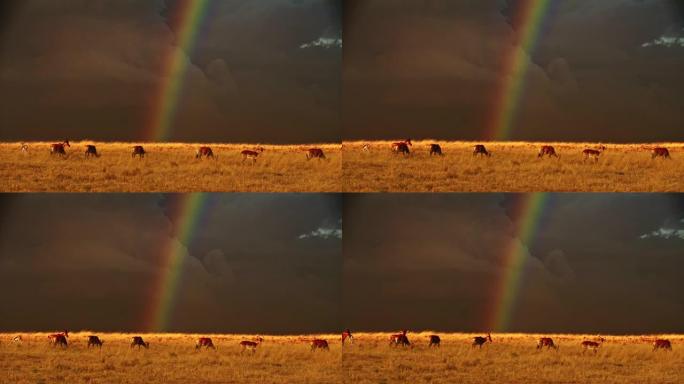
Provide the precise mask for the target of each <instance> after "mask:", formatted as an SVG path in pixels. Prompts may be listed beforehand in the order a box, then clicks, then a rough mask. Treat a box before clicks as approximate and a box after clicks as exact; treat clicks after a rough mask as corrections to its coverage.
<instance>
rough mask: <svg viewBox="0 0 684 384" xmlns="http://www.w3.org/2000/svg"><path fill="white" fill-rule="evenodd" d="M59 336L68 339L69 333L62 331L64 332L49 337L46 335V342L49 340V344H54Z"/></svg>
mask: <svg viewBox="0 0 684 384" xmlns="http://www.w3.org/2000/svg"><path fill="white" fill-rule="evenodd" d="M60 336H64V338H68V337H69V331H67V330H64V332H60V333H53V334H51V335H48V340H50V342H51V343H52V344H55V340H56V339H57V338H58V337H60Z"/></svg>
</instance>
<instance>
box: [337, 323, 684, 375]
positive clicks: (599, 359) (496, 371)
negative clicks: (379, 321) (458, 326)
mask: <svg viewBox="0 0 684 384" xmlns="http://www.w3.org/2000/svg"><path fill="white" fill-rule="evenodd" d="M428 335H429V333H421V334H411V333H409V334H408V336H409V339H410V340H411V342H412V344H413V348H404V347H396V348H391V347H389V346H388V336H389V334H379V333H374V334H368V333H366V334H356V335H355V338H356V340H355V344H354V345H352V346H350V347H346V346H345V348H344V353H343V367H344V373H345V377H346V379H347V381H348V382H350V383H414V384H421V383H506V384H516V383H521V384H522V383H568V384H570V383H673V384H674V383H682V382H684V374H683V373H682V372H684V353H682V350H681V348H682V342H683V341H684V336H681V335H680V336H674V335H668V336H665V337H667V338H669V339H670V340H671V341H672V342H673V350H672V351H671V352H665V351H657V352H652V347H651V345H650V344H649V343H648V342H646V341H643V340H642V339H641V337H639V336H632V337H606V339H607V340H606V342H605V343H604V344H603V345H602V346H601V347H600V348H599V350H598V351H597V352H596V354H594V353H593V352H587V353H583V352H582V350H581V347H580V343H581V342H582V341H583V340H585V339H593V338H595V337H596V336H595V335H592V336H583V335H544V336H552V337H553V339H554V341H555V342H556V343H557V344H558V345H559V349H558V351H555V350H542V351H539V350H537V349H536V343H537V340H538V338H539V336H540V335H531V334H503V335H502V334H500V335H496V334H493V335H492V341H493V343H491V344H485V345H484V346H483V347H482V349H478V348H472V347H471V342H472V337H473V336H474V335H471V334H448V335H444V334H442V335H441V339H442V345H441V347H439V348H428Z"/></svg>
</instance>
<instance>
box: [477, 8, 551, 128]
mask: <svg viewBox="0 0 684 384" xmlns="http://www.w3.org/2000/svg"><path fill="white" fill-rule="evenodd" d="M550 4H551V0H524V1H522V3H521V9H520V11H519V12H518V14H517V15H516V19H515V20H514V22H513V24H514V25H519V26H521V27H520V28H518V30H517V31H516V36H515V43H514V44H513V45H512V46H511V47H510V50H509V51H508V52H507V54H506V55H505V56H504V59H503V64H502V74H501V79H500V82H499V84H498V85H497V87H496V93H495V95H496V96H495V98H494V104H493V107H492V110H493V111H492V113H491V114H490V120H489V122H488V123H487V124H486V129H487V132H486V134H485V138H486V139H487V140H509V139H510V138H511V131H512V129H513V123H514V120H515V116H516V112H517V110H518V106H519V105H520V99H521V97H522V96H523V92H524V84H525V79H526V75H527V70H528V68H529V66H530V59H529V55H530V54H531V53H532V52H533V51H534V48H535V47H536V45H537V42H538V40H539V35H540V32H541V30H542V29H543V28H542V26H543V25H544V20H545V16H546V14H547V10H548V9H549V5H550Z"/></svg>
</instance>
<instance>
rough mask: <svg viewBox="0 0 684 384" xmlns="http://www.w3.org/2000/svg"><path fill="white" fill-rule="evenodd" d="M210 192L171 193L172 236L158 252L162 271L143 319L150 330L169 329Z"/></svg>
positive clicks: (153, 285) (152, 290)
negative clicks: (186, 261) (190, 252)
mask: <svg viewBox="0 0 684 384" xmlns="http://www.w3.org/2000/svg"><path fill="white" fill-rule="evenodd" d="M208 196H209V195H208V194H204V193H193V194H181V195H172V196H170V197H169V199H171V207H170V217H171V224H172V225H173V227H172V236H170V238H169V240H168V241H167V242H166V244H163V245H162V247H161V250H160V253H159V254H158V257H159V262H160V266H159V267H160V268H161V272H160V273H159V274H158V276H157V279H156V280H155V281H154V282H153V284H152V286H151V292H150V294H149V301H148V304H147V305H146V313H145V315H144V320H143V322H144V329H145V330H146V331H147V332H163V331H167V330H168V329H169V323H170V317H171V315H172V313H173V304H174V301H173V300H174V298H175V297H176V293H177V291H178V286H179V283H180V277H181V272H182V270H183V266H184V264H185V259H186V257H187V256H188V249H189V247H190V244H191V243H192V241H193V239H194V236H195V233H196V230H197V228H198V227H199V226H200V225H199V224H201V222H202V219H203V217H204V215H205V213H206V212H207V205H208V204H207V200H208Z"/></svg>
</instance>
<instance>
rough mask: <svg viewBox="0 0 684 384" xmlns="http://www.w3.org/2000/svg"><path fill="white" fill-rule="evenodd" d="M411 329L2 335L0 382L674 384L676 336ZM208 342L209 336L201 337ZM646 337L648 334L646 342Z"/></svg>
mask: <svg viewBox="0 0 684 384" xmlns="http://www.w3.org/2000/svg"><path fill="white" fill-rule="evenodd" d="M430 333H431V332H423V333H409V334H408V336H409V339H410V340H411V342H412V344H413V346H412V347H411V348H402V347H390V346H389V345H388V336H389V334H388V333H356V334H355V335H354V337H355V342H354V344H353V345H347V346H345V347H342V346H341V345H340V340H339V335H316V336H315V337H319V338H323V339H326V340H328V342H329V344H330V351H327V352H326V351H316V352H312V351H311V350H310V348H309V345H308V344H307V343H306V342H305V341H302V338H305V339H306V338H308V339H310V338H312V337H314V336H304V337H301V336H265V337H264V342H263V344H262V345H260V346H259V347H258V349H257V351H256V353H254V354H252V353H242V352H241V349H240V347H239V345H238V343H239V342H240V341H241V340H251V339H253V335H208V336H210V337H211V338H212V339H213V341H214V343H215V345H216V348H217V349H216V350H205V349H202V350H199V351H197V350H195V348H194V345H195V342H196V340H197V337H198V336H199V335H190V334H143V335H142V336H143V337H144V338H145V340H146V341H148V342H149V343H150V348H149V349H148V350H145V349H140V350H138V348H133V349H131V348H130V337H131V336H132V335H130V334H122V333H116V334H99V336H100V338H101V339H102V340H103V341H104V346H103V347H102V349H97V348H91V349H88V348H87V347H86V343H87V336H88V335H89V334H91V333H90V332H79V333H70V335H69V343H70V344H69V347H68V348H66V349H62V348H60V347H52V346H50V345H49V343H48V341H47V333H33V334H22V336H23V339H24V341H23V343H22V344H21V345H16V344H13V343H12V342H11V339H12V338H13V337H14V336H15V335H17V334H0V382H2V383H17V384H24V383H57V382H64V383H242V382H258V383H339V382H350V383H403V382H409V383H457V382H458V383H588V382H591V383H682V382H684V376H683V375H682V372H684V353H682V350H681V348H682V345H684V336H683V335H661V336H660V337H664V338H668V339H669V340H670V341H672V343H673V349H672V351H657V352H653V351H652V346H651V343H650V342H649V341H648V340H644V339H643V337H642V336H604V337H605V338H606V342H605V343H604V344H603V345H602V346H601V348H600V349H599V350H598V352H597V353H593V352H582V349H581V347H580V342H581V341H583V340H587V339H594V338H595V337H596V336H595V335H543V336H551V337H553V339H554V341H555V342H556V343H557V344H558V345H559V346H560V347H559V350H558V351H555V350H542V351H539V350H537V349H536V343H537V340H538V338H539V336H540V335H533V334H493V335H492V338H493V343H491V344H485V346H483V347H482V349H477V348H475V349H473V348H472V347H471V341H472V337H473V336H474V335H472V334H463V333H460V334H441V335H440V336H441V338H442V346H441V347H440V348H428V346H427V344H428V335H429V334H430ZM202 336H207V335H202ZM648 338H650V339H652V338H653V337H648Z"/></svg>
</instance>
